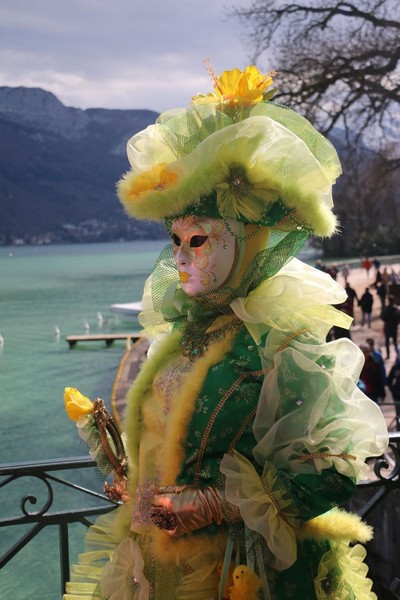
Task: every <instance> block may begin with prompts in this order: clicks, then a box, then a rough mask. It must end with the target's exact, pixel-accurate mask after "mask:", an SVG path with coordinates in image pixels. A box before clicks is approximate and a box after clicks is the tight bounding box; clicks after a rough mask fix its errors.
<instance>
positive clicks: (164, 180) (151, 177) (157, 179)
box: [129, 163, 178, 198]
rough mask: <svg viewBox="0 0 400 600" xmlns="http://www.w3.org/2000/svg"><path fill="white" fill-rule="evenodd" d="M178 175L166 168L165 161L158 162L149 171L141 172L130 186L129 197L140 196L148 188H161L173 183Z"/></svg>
mask: <svg viewBox="0 0 400 600" xmlns="http://www.w3.org/2000/svg"><path fill="white" fill-rule="evenodd" d="M177 179H178V175H177V174H176V173H173V172H171V171H168V169H167V163H159V164H158V165H155V166H154V167H153V168H152V169H150V170H149V171H146V172H145V173H141V174H140V175H139V176H138V177H136V179H135V180H134V181H133V183H132V185H131V186H130V190H129V196H130V198H132V197H135V196H140V195H141V194H144V193H145V192H148V191H149V190H163V189H164V188H166V187H169V186H171V185H173V184H174V183H175V182H176V180H177Z"/></svg>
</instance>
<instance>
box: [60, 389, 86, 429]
mask: <svg viewBox="0 0 400 600" xmlns="http://www.w3.org/2000/svg"><path fill="white" fill-rule="evenodd" d="M64 403H65V410H66V411H67V414H68V416H69V418H70V419H72V421H77V420H78V419H79V417H81V416H83V415H87V414H88V413H90V412H92V411H93V402H92V401H91V400H89V398H86V396H83V394H81V393H80V391H79V390H77V389H76V388H72V387H67V388H65V390H64Z"/></svg>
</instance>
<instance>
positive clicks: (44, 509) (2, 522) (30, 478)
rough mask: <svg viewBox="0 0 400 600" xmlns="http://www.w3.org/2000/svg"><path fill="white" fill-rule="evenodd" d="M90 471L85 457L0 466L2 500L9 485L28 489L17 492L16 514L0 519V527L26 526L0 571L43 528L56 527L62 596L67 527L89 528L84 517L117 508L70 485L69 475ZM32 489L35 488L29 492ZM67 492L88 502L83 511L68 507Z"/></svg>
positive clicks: (2, 502)
mask: <svg viewBox="0 0 400 600" xmlns="http://www.w3.org/2000/svg"><path fill="white" fill-rule="evenodd" d="M94 467H96V463H95V462H94V461H93V460H92V459H91V458H89V457H74V458H65V459H56V460H49V461H46V462H44V461H37V462H27V463H14V464H9V465H0V478H1V479H0V489H1V490H2V492H4V493H5V494H6V496H7V491H6V487H7V486H8V488H7V489H9V488H10V486H11V484H12V483H17V484H18V485H19V488H18V489H21V490H24V489H25V488H26V485H27V484H28V485H29V486H30V487H31V489H30V490H29V491H28V492H27V493H24V492H23V491H22V492H21V496H20V500H19V508H20V512H19V514H15V515H13V516H7V517H5V518H2V519H0V527H9V526H11V525H28V526H30V527H29V528H28V530H27V531H25V533H24V534H23V535H22V536H20V537H19V538H18V540H17V541H16V542H15V543H13V544H12V546H11V547H10V548H9V549H8V550H6V552H5V553H4V554H3V555H2V556H1V557H0V569H1V568H2V567H3V566H4V565H6V564H7V563H8V562H9V561H10V560H11V559H12V558H13V557H14V556H15V555H16V554H18V552H19V551H20V550H22V548H24V547H25V546H26V545H27V544H28V543H29V542H30V541H31V540H32V539H33V538H35V537H36V536H37V535H38V534H39V533H40V532H41V531H42V530H43V529H44V528H46V527H49V526H56V527H58V537H59V552H60V572H61V594H62V593H63V591H64V589H65V583H66V582H67V581H68V580H69V574H70V568H69V530H68V526H69V525H70V524H71V523H82V524H83V525H86V526H87V527H89V526H90V525H91V524H92V522H91V521H90V520H89V518H88V517H94V516H96V515H100V514H104V513H106V512H109V511H111V510H114V509H115V508H116V507H117V504H116V503H114V502H112V501H110V500H109V499H108V498H107V497H106V496H105V495H103V494H101V493H98V492H96V491H94V490H91V489H88V488H86V487H83V486H82V485H80V484H79V483H77V482H76V481H73V475H74V474H75V475H76V473H77V470H78V469H84V470H85V471H87V470H88V469H91V468H94ZM59 471H64V472H65V474H66V475H67V476H68V478H67V477H61V476H59V475H58V474H56V473H57V472H59ZM67 471H68V473H66V472H67ZM32 487H33V488H35V489H34V490H33V491H32ZM67 489H69V490H73V491H74V492H77V493H78V497H79V502H81V499H82V498H83V497H84V498H86V499H87V500H89V498H90V501H89V502H88V504H87V505H86V506H83V507H82V506H81V507H79V505H77V503H75V502H77V501H76V500H74V503H73V504H72V503H71V498H70V497H68V498H66V493H65V492H66V490H67ZM6 496H3V499H2V498H1V496H0V506H2V512H4V506H5V504H6V502H5V499H6ZM14 508H15V507H14ZM15 512H16V511H15Z"/></svg>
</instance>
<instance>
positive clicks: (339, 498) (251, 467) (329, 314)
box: [221, 261, 388, 569]
mask: <svg viewBox="0 0 400 600" xmlns="http://www.w3.org/2000/svg"><path fill="white" fill-rule="evenodd" d="M293 267H294V268H293V273H291V272H290V267H288V268H287V269H286V272H284V273H283V274H282V276H277V278H276V280H275V281H274V282H273V281H271V282H270V283H271V285H270V287H268V283H266V284H264V285H263V287H262V288H261V286H260V288H261V289H257V290H255V292H252V293H251V294H250V295H249V297H248V298H246V299H243V300H242V301H239V302H238V301H235V306H234V310H235V313H236V314H238V316H241V317H242V318H243V319H244V321H245V324H246V326H248V328H249V330H250V331H251V332H252V333H253V336H254V337H255V339H256V340H257V341H258V342H259V343H260V342H262V343H261V344H260V346H259V348H260V357H261V362H262V366H263V369H264V371H265V373H266V375H265V379H264V382H263V386H262V390H261V393H260V397H259V401H258V408H257V413H256V417H255V421H254V426H253V432H254V436H255V438H256V445H255V447H254V449H253V456H254V462H253V463H251V462H249V461H248V460H246V459H245V458H244V457H243V456H241V455H240V454H237V453H235V454H233V455H231V456H228V455H226V456H225V457H224V459H223V461H222V463H221V471H222V473H223V474H224V475H225V478H226V489H225V493H226V497H227V500H229V502H231V503H232V504H234V505H235V506H237V507H238V508H239V510H240V513H241V516H242V518H243V520H244V522H245V524H246V525H247V527H249V528H250V529H252V530H254V531H257V532H258V533H259V534H261V535H262V536H263V537H264V539H265V540H266V542H267V544H268V547H269V549H270V550H271V552H272V553H273V555H274V556H275V561H276V565H275V567H276V568H277V569H284V568H287V567H288V566H290V565H291V564H293V562H294V561H295V559H296V546H297V542H296V540H297V534H298V531H299V528H301V527H302V525H303V523H305V522H306V521H309V520H310V519H313V518H314V517H316V516H317V515H322V514H323V513H325V512H326V511H329V510H331V509H332V508H333V507H334V506H336V505H339V504H341V503H343V502H344V501H345V500H346V499H347V498H348V497H350V496H351V494H352V492H353V489H354V485H355V482H356V481H357V480H360V479H363V478H365V476H366V472H367V470H368V467H367V466H366V463H365V460H366V458H367V457H370V456H378V455H380V454H382V453H383V452H384V450H385V449H386V447H387V442H388V440H387V429H386V424H385V420H384V418H383V415H382V413H381V411H380V409H379V407H378V406H377V405H376V404H375V403H374V402H372V401H371V400H370V399H368V398H367V397H366V396H365V395H364V394H363V393H362V392H361V390H360V389H359V388H358V387H357V382H358V379H359V374H360V371H361V368H362V364H363V354H362V353H361V351H360V350H359V348H357V346H355V345H354V344H353V343H352V342H351V341H350V340H348V339H340V340H337V341H335V342H330V343H326V342H325V336H326V333H327V331H328V330H329V328H330V327H331V326H332V325H333V324H334V323H337V321H338V320H339V321H340V319H341V318H342V317H341V315H337V312H338V311H336V310H335V309H334V308H332V307H331V306H329V305H328V304H327V303H328V301H329V297H331V298H332V293H333V297H334V298H338V297H339V296H340V290H338V286H337V284H336V283H335V282H333V283H331V282H328V287H329V286H330V293H327V291H326V289H325V287H324V282H325V278H324V277H322V278H321V277H320V275H319V274H318V273H315V272H313V273H312V281H311V283H310V282H309V281H306V280H303V281H302V278H301V273H302V272H303V271H302V269H303V268H302V267H301V266H299V264H298V261H297V262H296V263H294V265H293ZM306 270H307V273H306V275H308V270H309V267H307V268H306ZM313 271H315V270H313ZM303 275H304V272H303ZM296 290H297V292H296ZM288 291H291V292H292V294H291V297H290V298H288V297H287V293H288ZM295 292H296V294H295ZM279 298H280V302H279V307H276V305H275V301H277V300H278V299H279ZM302 302H303V304H302ZM282 303H284V304H285V309H284V310H283V309H282ZM260 321H261V323H260ZM344 535H346V534H344Z"/></svg>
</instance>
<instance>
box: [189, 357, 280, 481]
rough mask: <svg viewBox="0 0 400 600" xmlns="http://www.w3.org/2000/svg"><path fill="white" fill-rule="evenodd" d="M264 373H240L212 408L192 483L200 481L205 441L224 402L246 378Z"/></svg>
mask: <svg viewBox="0 0 400 600" xmlns="http://www.w3.org/2000/svg"><path fill="white" fill-rule="evenodd" d="M266 373H268V370H267V369H260V370H258V371H246V372H245V373H242V374H241V375H240V376H239V377H238V378H237V379H236V381H234V382H233V384H232V385H231V387H230V388H229V389H228V390H226V392H225V394H224V395H223V396H222V398H221V400H220V401H219V402H218V404H217V406H216V407H215V408H214V411H213V414H212V415H211V418H210V420H209V422H208V425H207V427H206V429H205V431H204V434H203V437H202V440H201V443H200V449H199V453H198V455H197V460H196V468H195V476H194V483H195V484H198V483H199V479H200V469H201V463H202V461H203V457H204V452H205V449H206V445H207V441H208V438H209V435H210V433H211V429H212V427H213V425H214V423H215V420H216V418H217V416H218V414H219V413H220V412H221V410H222V409H223V407H224V406H225V403H226V401H227V400H228V399H229V398H230V396H231V395H232V394H233V392H235V391H236V390H237V388H238V387H239V385H240V384H241V383H242V381H243V380H244V379H246V377H259V376H260V375H265V374H266ZM236 442H237V440H236V441H235V443H236Z"/></svg>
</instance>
